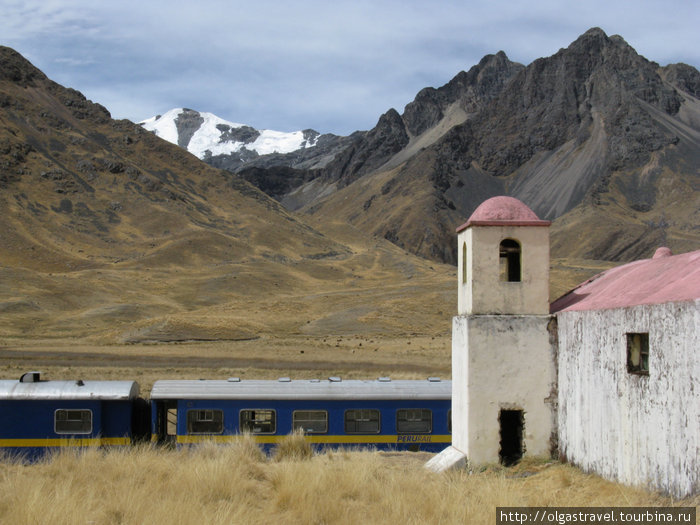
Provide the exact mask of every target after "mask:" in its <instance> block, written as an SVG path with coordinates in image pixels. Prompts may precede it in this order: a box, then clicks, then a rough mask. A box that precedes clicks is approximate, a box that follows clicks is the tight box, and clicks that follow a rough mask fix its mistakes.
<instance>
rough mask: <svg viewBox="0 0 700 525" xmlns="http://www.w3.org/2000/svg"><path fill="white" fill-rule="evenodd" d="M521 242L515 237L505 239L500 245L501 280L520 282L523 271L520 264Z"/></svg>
mask: <svg viewBox="0 0 700 525" xmlns="http://www.w3.org/2000/svg"><path fill="white" fill-rule="evenodd" d="M520 255H521V250H520V244H519V243H518V241H514V240H513V239H504V240H503V241H501V244H500V246H499V260H500V277H501V281H506V282H511V283H513V282H520V281H522V275H521V274H522V272H521V264H520Z"/></svg>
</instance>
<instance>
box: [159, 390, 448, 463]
mask: <svg viewBox="0 0 700 525" xmlns="http://www.w3.org/2000/svg"><path fill="white" fill-rule="evenodd" d="M451 395H452V382H451V381H441V380H439V379H437V378H431V379H428V380H426V381H413V380H400V381H392V380H390V379H389V378H380V379H378V380H376V381H360V380H346V381H343V380H341V379H340V378H329V379H328V380H308V381H300V380H295V381H292V380H291V379H289V378H281V379H279V380H277V381H258V380H240V379H239V378H230V379H228V380H216V381H213V380H200V381H176V380H168V381H156V383H155V384H154V385H153V389H152V390H151V409H152V410H151V418H152V440H153V441H155V442H159V443H163V442H174V443H176V444H178V445H183V444H192V443H198V442H200V441H202V440H214V441H216V442H222V443H225V442H230V441H232V440H234V439H236V437H237V436H238V435H240V434H242V433H244V432H246V433H250V434H252V435H253V436H254V438H255V440H256V441H257V442H258V443H260V444H261V445H263V447H264V448H269V447H270V446H272V445H274V444H276V443H279V441H280V440H281V439H282V438H283V437H284V436H285V435H287V434H290V433H291V432H292V431H294V430H297V429H301V430H303V432H304V434H305V436H306V439H307V441H309V442H311V443H312V444H314V445H315V446H316V447H317V448H323V447H326V446H334V447H338V446H343V447H344V446H373V447H376V448H379V449H393V450H425V451H433V452H436V451H440V450H442V449H444V448H445V447H447V446H449V444H450V442H451V435H450V403H451V401H450V399H451Z"/></svg>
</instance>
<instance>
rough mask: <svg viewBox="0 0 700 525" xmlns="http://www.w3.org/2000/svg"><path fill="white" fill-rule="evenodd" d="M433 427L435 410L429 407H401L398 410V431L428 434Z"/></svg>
mask: <svg viewBox="0 0 700 525" xmlns="http://www.w3.org/2000/svg"><path fill="white" fill-rule="evenodd" d="M432 429H433V412H432V411H431V410H429V409H427V408H400V409H399V410H397V411H396V431H397V432H400V433H416V434H427V433H429V432H430V431H431V430H432Z"/></svg>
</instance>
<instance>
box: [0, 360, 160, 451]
mask: <svg viewBox="0 0 700 525" xmlns="http://www.w3.org/2000/svg"><path fill="white" fill-rule="evenodd" d="M148 409H149V405H148V403H147V402H146V401H145V400H143V399H142V398H140V397H139V385H138V384H137V383H135V382H134V381H82V380H77V381H46V380H42V379H41V375H40V373H39V372H28V373H26V374H24V375H22V377H21V378H20V379H19V380H18V381H14V380H0V422H1V423H0V449H2V451H3V452H4V453H6V454H10V455H20V456H22V457H25V458H27V459H29V460H31V459H35V458H37V457H39V456H41V455H43V454H45V453H46V452H47V451H49V450H56V449H58V448H60V447H88V446H89V447H92V446H107V445H109V446H122V445H131V444H132V443H133V442H134V440H136V439H138V438H139V437H141V436H143V435H144V434H145V435H146V436H147V435H148V430H149V420H150V416H149V415H148ZM144 421H145V425H144ZM144 426H145V429H144Z"/></svg>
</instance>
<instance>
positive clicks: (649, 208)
mask: <svg viewBox="0 0 700 525" xmlns="http://www.w3.org/2000/svg"><path fill="white" fill-rule="evenodd" d="M485 60H486V62H485V61H482V63H481V64H480V65H479V66H475V68H477V70H476V71H477V72H478V71H479V68H483V67H484V65H486V64H489V65H491V66H492V67H493V68H494V69H493V70H494V72H495V73H491V74H490V75H488V78H496V79H499V81H497V82H487V83H483V82H482V84H481V85H482V86H484V87H486V89H483V90H480V89H478V86H479V85H480V84H479V82H478V81H479V79H480V78H481V79H482V80H483V73H480V72H479V73H478V74H476V75H467V76H468V77H470V78H469V80H468V82H466V83H465V84H464V85H466V86H472V88H471V91H473V92H477V93H488V96H485V95H481V97H480V98H478V100H479V101H480V103H479V104H472V105H471V106H469V104H467V101H468V100H469V99H468V98H464V93H465V92H467V93H469V92H470V90H469V89H464V88H462V90H461V91H460V93H461V94H460V96H459V97H458V99H457V100H459V101H460V104H461V108H462V110H463V108H464V107H472V108H473V109H474V110H473V111H471V112H468V111H464V110H463V112H462V113H461V116H460V117H459V118H455V117H453V118H452V119H451V120H449V124H441V123H444V122H445V120H446V119H448V116H447V115H449V112H447V111H444V110H442V111H443V114H442V116H441V113H440V112H439V111H436V110H435V109H434V108H435V103H433V102H432V100H428V101H427V102H425V101H424V100H423V99H425V98H426V96H425V95H419V97H417V98H416V101H414V103H412V104H414V105H415V106H420V107H421V108H422V113H423V114H425V115H427V116H428V117H427V118H426V119H425V120H423V121H420V122H424V123H422V124H420V125H416V124H415V120H416V119H414V118H413V117H412V116H411V115H412V113H413V112H414V111H416V109H415V107H410V108H409V106H411V105H409V106H407V108H406V111H405V112H404V115H403V116H399V115H398V113H395V112H394V113H395V114H392V117H391V121H392V126H393V128H395V129H399V130H400V129H401V125H400V122H403V124H404V126H403V129H404V130H408V129H413V130H414V131H415V132H422V134H423V136H425V135H428V134H431V140H430V141H424V142H423V143H422V148H414V149H411V148H410V146H409V144H410V142H411V141H412V140H413V141H414V143H415V142H417V140H416V138H415V137H410V138H408V139H407V138H406V137H404V138H402V135H401V134H400V133H396V134H394V135H392V136H391V138H389V139H385V143H388V144H389V145H390V147H389V148H388V151H390V152H392V151H394V150H395V149H396V148H395V147H394V146H393V145H394V144H396V141H397V140H399V142H400V143H401V144H403V146H402V148H401V149H400V150H399V151H397V152H394V153H392V154H391V155H386V156H385V159H386V160H385V162H384V164H382V165H380V166H378V167H377V165H378V164H379V163H378V162H375V163H374V164H373V165H371V166H370V167H369V169H368V170H367V171H365V172H364V173H362V171H361V170H359V171H358V170H357V169H356V165H353V162H352V160H353V159H354V158H357V156H356V155H346V156H345V157H343V158H342V161H341V162H338V163H334V164H332V166H333V167H336V166H338V167H340V168H339V171H338V172H332V170H331V171H328V170H327V171H325V172H324V173H323V174H322V175H321V176H320V177H319V178H320V180H328V181H332V182H330V184H332V185H333V186H332V188H325V191H326V194H325V195H324V194H323V191H319V190H318V186H319V183H318V181H317V180H312V181H310V182H307V183H306V184H305V186H302V187H301V188H300V189H299V190H297V191H305V190H306V187H310V186H313V185H315V186H316V193H318V194H319V195H322V197H321V198H320V199H317V200H315V201H314V202H312V203H310V205H309V206H308V207H307V209H306V212H307V213H309V214H311V215H314V216H318V217H331V216H333V217H335V218H339V213H340V218H344V219H346V220H348V221H349V222H350V223H351V224H355V225H357V226H359V227H365V228H367V229H368V231H370V232H372V233H374V234H375V235H378V236H382V237H385V238H387V239H391V240H392V241H393V242H395V243H396V244H398V245H399V246H402V247H405V248H406V249H407V250H409V251H411V252H413V253H418V254H420V255H423V256H426V257H429V258H431V259H436V260H442V261H448V262H452V263H454V262H455V261H456V253H455V252H454V248H452V249H451V250H450V251H449V253H445V249H444V247H445V246H451V244H450V242H449V240H450V239H451V238H452V235H453V231H454V226H455V225H456V224H460V223H461V221H463V220H464V219H465V218H466V217H468V216H469V215H470V214H471V212H472V211H473V210H474V209H475V208H476V206H478V204H479V203H480V202H482V201H483V199H484V198H488V197H490V196H493V195H497V194H508V195H512V196H515V197H517V198H519V199H521V200H523V201H524V202H525V203H526V204H528V205H529V206H530V207H531V208H532V209H533V210H534V211H535V212H536V213H537V214H538V215H539V216H540V217H542V218H547V219H552V220H555V224H554V228H553V254H554V256H556V257H566V256H579V257H585V258H590V259H607V260H629V259H633V258H636V257H638V256H642V255H650V254H651V253H653V250H654V248H655V247H657V246H658V244H659V243H666V244H669V245H670V246H671V247H672V248H673V249H674V250H676V251H684V250H688V249H693V248H695V247H696V246H697V244H698V242H699V241H700V232H699V231H698V229H697V225H698V224H700V220H699V219H700V216H699V215H698V214H699V213H700V210H699V209H700V205H699V197H698V195H699V194H698V189H700V174H699V173H698V165H700V162H698V161H699V160H700V127H699V126H698V122H700V121H699V119H698V116H699V115H700V114H699V113H698V108H699V106H698V103H699V102H698V99H697V98H696V95H697V85H698V84H697V78H698V73H697V70H695V69H694V68H691V67H690V66H685V65H675V66H668V67H667V68H660V67H659V66H658V64H655V63H653V62H650V61H648V60H646V59H645V58H643V57H641V56H639V55H638V54H637V53H636V52H635V51H634V49H632V48H631V47H630V46H629V45H628V44H627V43H626V42H625V41H624V40H623V39H622V38H620V37H618V36H613V37H608V36H607V35H605V33H604V32H603V31H601V30H600V29H592V30H590V31H588V32H586V33H585V34H584V35H582V36H581V37H580V38H579V39H577V40H576V41H575V42H574V43H572V44H571V45H570V46H569V47H568V48H566V49H562V50H560V51H559V52H558V53H557V54H555V55H553V56H551V57H548V58H543V59H539V60H536V61H535V62H533V63H532V64H530V65H528V66H527V67H524V68H523V67H519V66H518V65H515V64H512V63H509V62H507V61H506V60H507V59H505V56H504V55H502V54H499V55H495V56H493V57H488V58H487V59H485ZM458 77H459V76H458ZM462 78H463V79H466V77H465V76H463V75H462ZM454 82H455V81H453V82H451V83H450V84H453V83H454ZM450 84H448V86H449V85H450ZM441 89H443V90H445V91H446V90H447V87H445V88H441ZM438 91H439V90H438ZM429 93H430V92H429ZM439 100H440V99H439ZM439 107H440V108H443V107H450V106H449V104H448V103H447V102H445V103H443V104H442V105H441V106H439ZM407 115H408V117H407ZM431 115H434V116H433V117H432V118H431V117H430V116H431ZM385 117H386V115H385ZM385 117H383V118H382V119H380V123H379V124H378V126H377V128H375V129H374V130H372V131H370V132H369V133H368V135H367V136H370V135H372V134H374V135H375V136H377V135H379V136H381V135H382V133H381V132H380V133H377V131H378V130H379V131H381V130H382V129H387V128H388V126H387V124H386V122H383V120H386V119H385ZM460 119H461V120H462V121H461V122H460ZM407 123H411V125H410V126H409V125H407ZM453 124H454V125H453ZM383 135H387V133H383ZM364 141H365V144H366V145H369V144H370V143H371V141H369V140H368V139H367V138H365V139H364ZM382 144H383V143H380V144H379V145H372V149H374V150H375V151H376V150H378V149H380V147H381V145H382ZM356 149H360V147H359V146H357V147H356ZM341 155H343V154H341ZM358 174H359V177H358ZM324 177H325V178H324ZM380 181H381V183H380ZM292 193H293V192H292ZM307 193H309V192H308V191H307ZM329 193H330V195H328V194H329ZM282 202H285V201H284V199H283V200H282ZM347 203H355V207H354V208H352V206H350V205H348V204H347ZM351 208H352V209H351ZM340 210H345V211H340ZM387 210H391V214H390V217H389V220H387ZM568 214H573V215H572V217H568ZM574 217H576V219H575V218H574ZM582 217H586V220H581V218H582ZM560 218H561V219H560Z"/></svg>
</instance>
